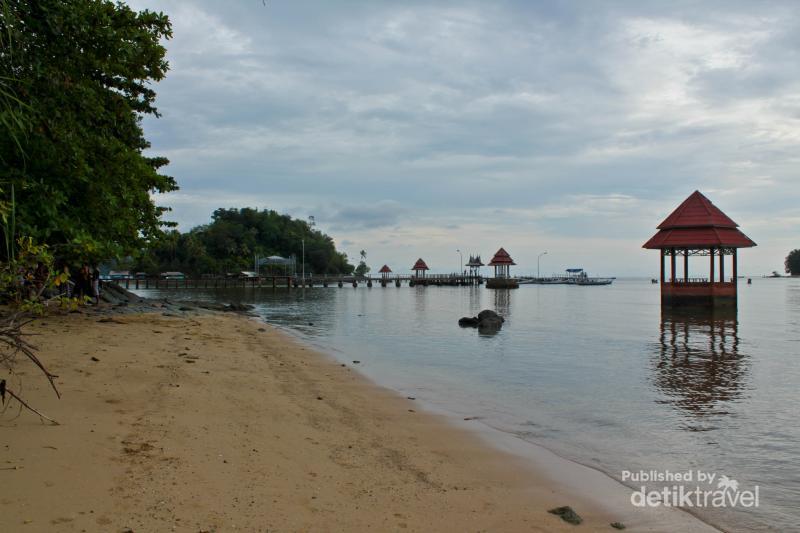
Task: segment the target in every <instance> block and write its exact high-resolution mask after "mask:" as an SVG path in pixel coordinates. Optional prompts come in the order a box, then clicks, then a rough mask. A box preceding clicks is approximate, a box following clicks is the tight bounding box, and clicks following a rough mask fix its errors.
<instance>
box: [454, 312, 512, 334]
mask: <svg viewBox="0 0 800 533" xmlns="http://www.w3.org/2000/svg"><path fill="white" fill-rule="evenodd" d="M503 322H505V319H503V317H501V316H500V315H498V314H497V313H495V312H494V311H492V310H490V309H484V310H483V311H481V312H480V313H478V316H473V317H469V316H465V317H462V318H460V319H459V320H458V325H459V326H461V327H462V328H478V331H479V332H480V333H482V334H492V333H497V331H499V330H500V328H502V327H503Z"/></svg>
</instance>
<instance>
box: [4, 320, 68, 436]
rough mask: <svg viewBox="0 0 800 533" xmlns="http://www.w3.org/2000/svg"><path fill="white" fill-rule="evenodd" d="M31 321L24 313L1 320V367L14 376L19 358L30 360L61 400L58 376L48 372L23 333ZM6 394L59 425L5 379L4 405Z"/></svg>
mask: <svg viewBox="0 0 800 533" xmlns="http://www.w3.org/2000/svg"><path fill="white" fill-rule="evenodd" d="M31 320H32V319H31V318H30V317H28V316H27V315H26V314H25V313H23V312H16V313H12V314H10V315H8V316H4V317H2V318H0V367H5V369H6V370H7V371H8V372H9V373H10V374H12V375H13V374H14V373H15V372H14V370H15V368H16V365H17V363H18V359H19V358H22V359H27V360H29V361H30V362H32V363H33V364H34V365H35V366H36V367H37V368H38V369H39V370H40V371H41V372H42V373H43V374H44V376H45V377H46V378H47V381H48V382H49V383H50V386H51V387H52V388H53V390H54V391H55V393H56V396H58V397H59V398H61V393H60V392H59V390H58V387H56V383H55V379H56V378H57V377H58V376H57V375H55V374H53V373H52V372H50V371H49V370H47V368H46V367H45V366H44V364H43V363H42V361H41V360H40V359H39V358H38V357H37V355H36V347H35V346H33V345H32V344H31V343H30V342H28V340H27V339H26V335H25V334H24V333H23V331H22V328H23V327H24V326H25V325H26V324H28V323H29V322H31ZM6 394H7V395H8V396H9V397H10V398H12V399H14V400H16V401H17V402H19V404H20V405H21V406H22V407H25V408H26V409H28V410H29V411H31V412H33V413H35V414H37V415H39V416H40V417H41V418H43V419H44V420H47V421H49V422H51V423H53V424H58V422H56V421H55V420H53V419H52V418H50V417H48V416H46V415H44V414H42V413H41V412H39V411H37V410H36V409H34V408H33V407H32V406H31V405H30V404H28V403H27V402H26V401H25V400H24V399H22V398H21V397H20V396H19V394H17V393H15V392H14V391H13V390H11V389H10V388H9V386H8V384H7V382H6V380H4V379H3V380H0V402H2V404H4V405H5V401H6ZM9 401H10V400H9Z"/></svg>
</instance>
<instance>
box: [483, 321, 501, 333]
mask: <svg viewBox="0 0 800 533" xmlns="http://www.w3.org/2000/svg"><path fill="white" fill-rule="evenodd" d="M502 327H503V319H502V318H501V317H496V318H495V317H487V318H484V319H483V320H481V321H480V322H478V331H479V332H480V333H483V334H486V333H495V332H497V331H499V330H500V328H502Z"/></svg>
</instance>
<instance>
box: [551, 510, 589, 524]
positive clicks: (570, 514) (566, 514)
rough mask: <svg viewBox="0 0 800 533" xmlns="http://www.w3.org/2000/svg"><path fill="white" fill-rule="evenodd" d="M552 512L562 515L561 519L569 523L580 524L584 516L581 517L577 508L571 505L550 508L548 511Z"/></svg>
mask: <svg viewBox="0 0 800 533" xmlns="http://www.w3.org/2000/svg"><path fill="white" fill-rule="evenodd" d="M547 512H548V513H550V514H554V515H556V516H560V517H561V520H563V521H564V522H567V523H569V524H574V525H576V526H577V525H578V524H580V523H581V522H583V518H581V517H580V516H579V515H578V513H576V512H575V510H574V509H573V508H572V507H570V506H569V505H565V506H563V507H556V508H555V509H550V510H549V511H547Z"/></svg>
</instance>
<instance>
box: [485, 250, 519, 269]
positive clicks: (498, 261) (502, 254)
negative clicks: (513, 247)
mask: <svg viewBox="0 0 800 533" xmlns="http://www.w3.org/2000/svg"><path fill="white" fill-rule="evenodd" d="M498 265H516V263H515V262H514V260H513V259H511V256H510V255H508V252H506V251H505V249H503V248H500V249H499V250H497V253H496V254H494V257H492V260H491V261H489V266H498Z"/></svg>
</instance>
